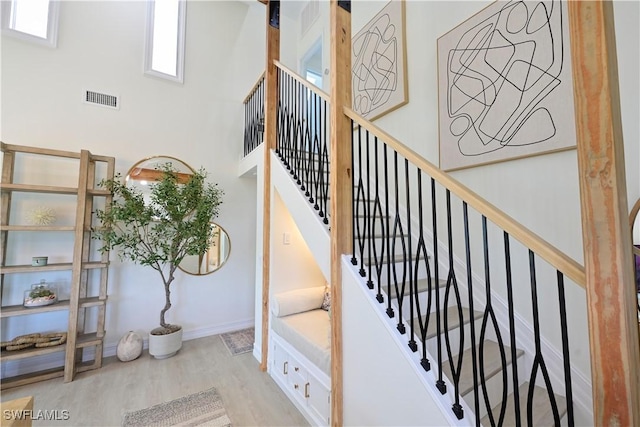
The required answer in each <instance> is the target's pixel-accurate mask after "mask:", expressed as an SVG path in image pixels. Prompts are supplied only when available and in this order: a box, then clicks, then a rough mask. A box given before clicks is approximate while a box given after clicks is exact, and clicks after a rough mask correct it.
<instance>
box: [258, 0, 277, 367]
mask: <svg viewBox="0 0 640 427" xmlns="http://www.w3.org/2000/svg"><path fill="white" fill-rule="evenodd" d="M266 26H267V54H266V57H267V63H266V67H265V87H264V95H265V96H264V142H263V144H264V201H263V202H264V206H263V218H262V360H261V362H260V369H261V370H262V371H266V370H267V357H268V355H269V275H270V271H271V269H270V265H271V247H270V243H271V150H275V148H276V138H277V134H276V120H277V114H278V69H277V68H276V65H275V61H278V60H279V59H280V1H278V0H269V2H268V4H267V13H266Z"/></svg>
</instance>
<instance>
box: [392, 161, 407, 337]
mask: <svg viewBox="0 0 640 427" xmlns="http://www.w3.org/2000/svg"><path fill="white" fill-rule="evenodd" d="M393 173H394V185H393V187H394V197H395V201H396V212H395V215H394V218H395V219H394V221H393V236H392V239H393V246H392V248H393V249H392V251H391V255H392V256H391V258H392V259H393V268H392V270H393V283H394V286H395V291H396V298H397V299H398V326H397V329H398V332H400V333H401V334H405V333H406V332H407V330H406V328H405V326H404V319H403V318H402V303H403V302H404V291H405V286H406V282H407V252H406V246H405V243H404V230H403V227H402V221H401V219H400V202H399V195H400V194H399V191H398V152H397V151H395V150H393ZM398 238H399V239H400V242H401V247H402V286H400V287H398V268H397V263H396V259H395V255H396V246H397V243H398V241H397V239H398Z"/></svg>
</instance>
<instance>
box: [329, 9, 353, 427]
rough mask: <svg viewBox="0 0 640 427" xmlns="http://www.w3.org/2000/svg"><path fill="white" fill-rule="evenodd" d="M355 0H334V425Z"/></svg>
mask: <svg viewBox="0 0 640 427" xmlns="http://www.w3.org/2000/svg"><path fill="white" fill-rule="evenodd" d="M350 9H351V2H350V1H337V0H331V12H330V14H331V29H330V31H331V77H330V78H331V146H330V148H331V150H330V155H329V156H330V157H329V164H330V165H331V166H330V168H329V186H330V194H331V208H330V212H331V217H330V218H331V425H332V426H341V425H342V424H343V422H342V418H343V402H342V399H343V383H342V360H343V359H342V268H341V265H342V264H341V259H342V255H343V254H346V253H350V251H351V249H352V248H351V244H352V233H353V226H352V214H351V212H352V205H351V197H352V194H351V193H352V179H351V172H352V171H351V166H352V165H351V137H352V128H351V120H350V119H349V118H348V117H347V116H345V115H344V112H343V110H344V107H351V10H350Z"/></svg>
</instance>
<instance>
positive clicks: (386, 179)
mask: <svg viewBox="0 0 640 427" xmlns="http://www.w3.org/2000/svg"><path fill="white" fill-rule="evenodd" d="M383 147H384V194H385V215H386V218H385V222H386V227H385V230H386V235H385V237H384V241H383V242H382V244H386V245H387V258H388V260H387V316H389V317H390V318H393V316H394V315H395V313H394V312H393V307H391V299H392V296H391V263H392V262H394V259H393V258H392V254H391V229H390V228H389V226H390V225H389V219H390V216H389V205H390V204H391V203H390V200H389V163H388V155H387V151H388V150H387V144H384V146H383Z"/></svg>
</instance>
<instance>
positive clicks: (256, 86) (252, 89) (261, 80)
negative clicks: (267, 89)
mask: <svg viewBox="0 0 640 427" xmlns="http://www.w3.org/2000/svg"><path fill="white" fill-rule="evenodd" d="M263 81H264V71H263V72H262V74H260V77H258V81H257V82H256V84H254V85H253V87H252V88H251V90H250V91H249V95H247V96H246V98H244V101H242V103H243V104H246V103H247V102H249V100H250V99H251V97H252V96H253V92H255V91H256V89H258V86H260V83H262V82H263Z"/></svg>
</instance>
